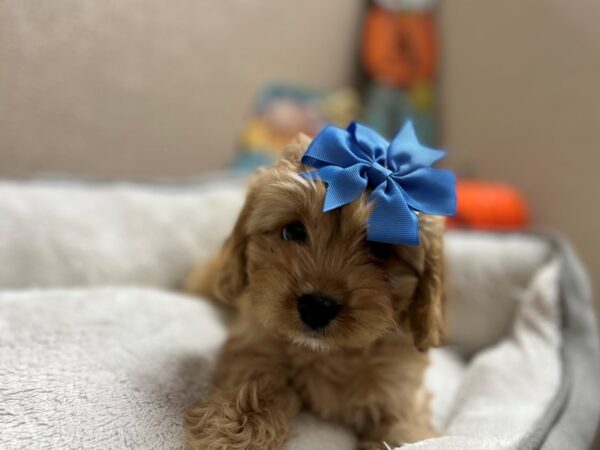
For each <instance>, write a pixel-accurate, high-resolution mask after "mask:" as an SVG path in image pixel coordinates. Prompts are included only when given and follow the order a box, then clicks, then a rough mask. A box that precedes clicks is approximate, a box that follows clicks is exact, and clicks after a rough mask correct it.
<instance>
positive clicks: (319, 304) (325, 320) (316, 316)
mask: <svg viewBox="0 0 600 450" xmlns="http://www.w3.org/2000/svg"><path fill="white" fill-rule="evenodd" d="M339 310H340V305H339V304H338V303H337V302H336V301H335V300H333V299H331V298H329V297H327V296H326V295H323V294H320V293H314V294H304V295H303V296H301V297H300V298H299V299H298V313H299V314H300V319H302V322H304V323H305V324H306V325H307V326H308V327H309V328H311V329H312V330H318V329H320V328H325V327H326V326H327V325H329V323H330V322H331V321H332V320H333V319H335V317H336V316H337V315H338V312H339Z"/></svg>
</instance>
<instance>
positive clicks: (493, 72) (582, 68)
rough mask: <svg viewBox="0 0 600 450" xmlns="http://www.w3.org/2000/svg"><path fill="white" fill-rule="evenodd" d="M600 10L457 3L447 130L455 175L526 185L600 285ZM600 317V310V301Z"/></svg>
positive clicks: (447, 81)
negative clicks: (457, 171)
mask: <svg viewBox="0 0 600 450" xmlns="http://www.w3.org/2000/svg"><path fill="white" fill-rule="evenodd" d="M599 23H600V2H599V1H597V0H571V1H568V2H567V1H563V0H544V1H536V0H503V1H493V2H492V1H482V0H449V1H448V0H447V1H446V2H445V3H444V6H443V8H442V24H443V39H444V47H445V58H446V64H445V72H444V78H443V93H444V95H443V98H442V104H443V111H442V116H443V132H444V138H445V139H444V141H445V143H446V146H447V147H448V149H449V150H450V151H451V154H452V163H453V165H454V167H457V168H463V169H465V170H466V171H467V172H473V173H475V174H477V175H480V176H483V177H489V178H495V179H503V180H507V181H509V182H511V183H514V184H515V185H516V186H518V187H519V188H520V189H521V190H522V191H523V192H524V193H525V195H526V196H527V198H528V199H529V202H530V203H531V208H532V213H533V220H534V222H535V223H536V224H540V225H544V226H547V227H552V228H556V229H559V230H562V231H564V232H565V233H566V234H567V235H568V236H569V237H570V238H571V239H572V240H573V242H574V243H575V245H576V247H577V250H578V252H579V253H580V255H581V256H582V257H583V259H584V260H585V262H586V263H587V265H588V267H589V269H590V274H591V276H592V278H593V281H594V282H595V283H596V285H599V284H598V283H597V281H596V280H598V277H600V26H599ZM598 306H599V309H598V310H599V311H600V303H599V305H598Z"/></svg>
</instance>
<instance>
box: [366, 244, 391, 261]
mask: <svg viewBox="0 0 600 450" xmlns="http://www.w3.org/2000/svg"><path fill="white" fill-rule="evenodd" d="M366 244H367V248H368V249H369V253H371V255H373V256H374V257H375V258H377V259H378V260H380V261H385V260H386V259H388V258H389V257H390V256H392V254H393V252H394V251H393V249H392V246H391V245H389V244H383V243H381V242H371V241H366Z"/></svg>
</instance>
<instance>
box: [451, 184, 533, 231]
mask: <svg viewBox="0 0 600 450" xmlns="http://www.w3.org/2000/svg"><path fill="white" fill-rule="evenodd" d="M456 197H457V211H456V216H455V217H450V218H449V219H448V221H447V224H448V227H450V228H459V227H461V228H477V229H488V230H489V229H493V230H513V229H519V228H524V227H526V226H527V225H528V224H529V213H528V209H527V204H526V202H525V200H524V199H523V196H522V195H521V194H520V193H519V192H518V191H517V190H516V189H515V188H513V187H512V186H509V185H507V184H503V183H494V182H487V181H479V180H458V181H457V183H456Z"/></svg>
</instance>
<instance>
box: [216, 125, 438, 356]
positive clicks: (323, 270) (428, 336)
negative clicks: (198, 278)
mask: <svg viewBox="0 0 600 450" xmlns="http://www.w3.org/2000/svg"><path fill="white" fill-rule="evenodd" d="M309 143H310V140H309V139H308V138H307V137H306V136H299V137H298V138H297V139H296V140H295V141H294V142H292V143H291V144H290V146H289V147H288V148H287V150H286V152H285V154H284V157H283V158H282V159H281V160H280V161H279V162H278V163H277V164H275V165H274V166H273V167H270V168H268V169H265V170H263V171H262V172H260V173H259V174H258V175H257V177H256V178H255V179H254V181H253V183H252V184H251V186H250V188H249V191H248V196H247V199H246V203H245V205H244V208H243V210H242V212H241V214H240V216H239V219H238V222H237V224H236V226H235V228H234V231H233V233H232V235H231V236H230V237H229V239H228V240H227V241H226V243H225V245H224V247H223V253H222V255H221V261H222V263H223V266H222V270H221V271H220V274H219V276H218V277H217V279H216V280H215V283H216V292H217V295H218V296H219V297H221V299H222V300H225V301H234V300H235V299H237V300H236V301H239V302H243V303H244V306H246V307H244V308H242V309H243V311H245V312H246V313H247V314H251V315H252V316H253V318H254V319H255V320H257V321H258V322H259V323H260V325H261V326H263V327H265V328H266V329H268V330H271V331H272V332H274V333H276V334H278V335H280V336H283V337H284V338H286V339H289V340H290V341H292V342H295V343H297V344H299V345H303V346H307V347H310V348H314V349H331V348H336V347H338V348H339V347H341V348H360V347H363V346H367V345H369V344H370V343H372V342H373V341H374V340H376V339H377V338H379V337H381V336H383V335H384V334H385V333H388V332H390V331H393V330H396V329H397V328H398V327H399V328H400V330H402V331H404V332H407V333H411V334H412V336H413V341H414V344H415V346H417V348H419V349H421V350H424V349H426V348H428V347H429V346H432V345H437V344H439V343H440V340H441V337H442V331H443V305H442V301H443V298H442V297H443V296H442V294H443V293H442V231H443V222H442V221H441V218H439V217H433V216H427V215H424V214H421V215H420V216H419V221H420V242H421V243H420V245H418V246H410V245H386V244H379V243H375V242H368V241H367V240H366V227H367V219H368V217H369V213H370V210H371V205H369V204H368V203H367V201H366V194H365V195H363V197H361V198H359V199H358V200H356V201H354V202H353V203H351V204H348V205H346V206H344V207H342V208H338V209H335V210H333V211H330V212H327V213H324V212H323V201H324V197H325V192H326V186H325V185H324V184H323V183H321V182H318V181H312V180H307V179H305V178H302V177H300V176H299V175H298V174H299V173H301V172H306V171H308V170H309V168H307V167H305V166H303V165H302V164H301V162H300V158H301V156H302V155H303V154H304V152H305V150H306V148H307V146H308V144H309Z"/></svg>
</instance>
